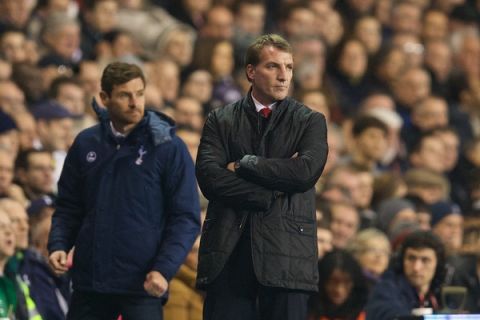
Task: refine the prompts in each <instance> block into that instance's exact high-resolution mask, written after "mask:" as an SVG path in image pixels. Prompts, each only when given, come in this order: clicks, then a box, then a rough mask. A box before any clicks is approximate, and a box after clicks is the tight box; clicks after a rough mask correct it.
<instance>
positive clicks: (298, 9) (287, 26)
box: [279, 1, 315, 40]
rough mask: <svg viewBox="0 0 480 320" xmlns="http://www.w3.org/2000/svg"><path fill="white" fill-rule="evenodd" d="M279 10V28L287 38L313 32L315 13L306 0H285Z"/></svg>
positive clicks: (290, 38)
mask: <svg viewBox="0 0 480 320" xmlns="http://www.w3.org/2000/svg"><path fill="white" fill-rule="evenodd" d="M280 11H281V16H280V19H279V29H280V30H281V32H282V34H283V35H284V36H285V37H286V38H287V39H288V40H292V39H293V38H295V37H297V36H305V35H312V34H314V33H315V27H314V26H315V13H314V12H313V11H312V10H310V8H309V6H308V3H307V2H303V1H297V2H290V3H288V2H285V3H283V4H282V7H281V8H280Z"/></svg>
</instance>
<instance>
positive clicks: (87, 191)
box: [48, 63, 200, 320]
mask: <svg viewBox="0 0 480 320" xmlns="http://www.w3.org/2000/svg"><path fill="white" fill-rule="evenodd" d="M101 84H102V91H101V93H100V97H101V99H102V102H103V104H104V105H105V106H106V110H105V109H101V108H100V107H98V106H97V105H96V104H95V103H94V109H95V111H96V112H97V114H98V116H99V119H100V123H99V124H98V125H96V126H94V127H91V128H89V129H86V130H84V131H83V132H81V133H80V134H79V135H78V136H77V138H76V139H75V142H74V143H73V145H72V147H71V148H70V150H69V152H68V155H67V158H66V160H65V164H64V167H63V171H62V175H61V178H60V181H59V184H58V200H57V204H56V205H57V208H56V211H55V213H54V215H53V218H52V230H51V233H50V238H49V245H48V249H49V252H50V264H51V266H52V268H53V269H54V270H55V272H56V273H57V274H62V273H64V272H66V271H67V263H66V261H67V252H69V250H70V249H71V248H72V247H73V246H75V251H74V252H75V254H74V259H73V268H72V280H73V289H74V292H73V295H72V301H71V305H70V310H69V314H68V319H116V318H117V317H118V315H119V314H122V315H123V316H124V318H127V319H145V320H146V319H162V303H164V302H165V301H166V297H165V293H166V292H167V289H168V281H169V280H170V279H171V278H172V277H173V276H174V275H175V273H176V271H177V269H178V268H179V267H180V265H181V264H182V262H183V261H184V259H185V257H186V255H187V253H188V251H189V250H190V248H191V247H192V244H193V242H194V241H195V238H196V236H197V234H198V232H199V228H200V217H199V216H200V214H199V212H200V209H199V204H198V193H197V185H196V182H195V175H194V174H195V173H194V166H193V162H192V160H191V158H190V155H189V154H188V151H187V148H186V147H185V145H184V144H183V142H182V141H181V140H180V139H179V138H178V137H177V136H175V134H174V130H173V122H172V121H171V120H170V119H168V118H167V117H166V116H164V115H161V114H158V113H155V112H152V111H145V110H144V105H145V77H144V75H143V73H142V71H141V69H140V68H139V67H138V66H136V65H132V64H127V63H112V64H110V65H108V66H107V67H106V68H105V70H104V72H103V75H102V80H101ZM159 298H160V299H159Z"/></svg>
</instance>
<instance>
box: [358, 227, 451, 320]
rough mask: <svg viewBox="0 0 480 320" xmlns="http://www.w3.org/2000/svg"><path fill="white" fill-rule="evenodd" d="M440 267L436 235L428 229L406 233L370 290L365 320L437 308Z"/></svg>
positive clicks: (440, 250)
mask: <svg viewBox="0 0 480 320" xmlns="http://www.w3.org/2000/svg"><path fill="white" fill-rule="evenodd" d="M444 268H445V249H444V247H443V245H442V243H441V241H440V240H439V239H438V238H437V237H436V236H434V235H433V234H432V233H430V232H429V231H417V232H413V233H411V234H410V235H408V236H407V238H406V239H405V241H404V242H403V245H402V247H401V250H400V254H399V256H398V257H397V258H396V259H395V261H394V262H393V263H392V267H391V268H390V269H389V270H388V271H387V272H385V273H384V274H383V276H382V279H381V280H380V282H379V283H378V284H377V285H376V286H375V288H374V289H373V292H372V295H371V297H370V299H369V300H368V304H367V307H366V312H367V320H368V319H372V320H376V319H393V318H395V317H399V316H408V315H411V314H412V311H413V310H414V309H423V308H428V309H429V310H425V311H423V312H424V313H423V314H427V313H428V311H429V312H430V313H432V312H434V311H437V310H440V308H441V306H440V305H439V303H440V300H439V295H438V294H439V289H440V286H441V284H442V282H443V279H444V276H445V270H444ZM419 311H420V310H419Z"/></svg>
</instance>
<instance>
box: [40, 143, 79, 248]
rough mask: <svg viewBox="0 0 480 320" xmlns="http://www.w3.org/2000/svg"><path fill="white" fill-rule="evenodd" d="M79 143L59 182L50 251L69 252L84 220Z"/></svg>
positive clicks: (49, 242)
mask: <svg viewBox="0 0 480 320" xmlns="http://www.w3.org/2000/svg"><path fill="white" fill-rule="evenodd" d="M77 147H78V142H77V143H74V144H73V145H72V147H71V148H70V150H69V151H68V154H67V157H66V158H65V162H64V164H63V169H62V173H61V175H60V180H59V182H58V197H57V200H56V203H55V208H56V209H55V212H54V214H53V217H52V227H51V230H50V234H49V239H48V251H49V252H50V253H52V252H53V251H57V250H63V251H66V252H68V251H69V250H70V249H71V248H72V247H73V245H74V243H75V239H76V237H77V234H78V232H79V230H80V227H81V225H82V222H83V218H84V209H83V205H82V192H81V190H82V189H83V188H82V181H81V180H82V179H81V176H80V163H79V158H78V155H77V154H78V151H77Z"/></svg>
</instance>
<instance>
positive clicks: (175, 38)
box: [156, 24, 196, 70]
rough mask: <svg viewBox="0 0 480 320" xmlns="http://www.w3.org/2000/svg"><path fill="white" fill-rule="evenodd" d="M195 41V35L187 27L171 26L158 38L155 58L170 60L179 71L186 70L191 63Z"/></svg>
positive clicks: (181, 25) (183, 25)
mask: <svg viewBox="0 0 480 320" xmlns="http://www.w3.org/2000/svg"><path fill="white" fill-rule="evenodd" d="M195 40H196V34H195V33H194V31H193V30H192V29H191V28H190V27H189V26H187V25H185V24H175V25H172V26H171V27H170V28H168V29H167V30H165V31H164V34H162V37H161V38H159V41H158V44H157V50H156V56H158V57H164V58H167V59H171V60H173V61H174V62H175V63H176V64H177V65H178V67H179V68H180V69H182V70H183V69H186V68H187V67H189V66H190V65H191V63H192V59H193V47H194V44H195Z"/></svg>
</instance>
